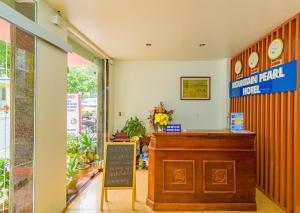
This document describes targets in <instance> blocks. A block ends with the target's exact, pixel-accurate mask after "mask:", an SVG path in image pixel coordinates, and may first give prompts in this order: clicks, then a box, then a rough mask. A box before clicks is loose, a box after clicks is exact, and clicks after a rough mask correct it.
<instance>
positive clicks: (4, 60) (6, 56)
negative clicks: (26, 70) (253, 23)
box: [0, 40, 11, 77]
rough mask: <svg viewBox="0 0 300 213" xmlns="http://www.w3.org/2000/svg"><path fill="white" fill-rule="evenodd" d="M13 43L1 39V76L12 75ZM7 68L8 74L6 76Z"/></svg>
mask: <svg viewBox="0 0 300 213" xmlns="http://www.w3.org/2000/svg"><path fill="white" fill-rule="evenodd" d="M10 52H11V45H10V43H7V42H5V41H1V40H0V77H9V76H10V67H11V65H10V63H11V61H10V60H11V57H10ZM6 68H7V71H8V75H7V76H6V72H5V71H6Z"/></svg>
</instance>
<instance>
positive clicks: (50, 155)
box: [34, 1, 67, 213]
mask: <svg viewBox="0 0 300 213" xmlns="http://www.w3.org/2000/svg"><path fill="white" fill-rule="evenodd" d="M38 5H39V7H38V10H37V11H38V15H37V17H38V22H39V24H40V25H42V26H43V27H45V28H46V29H48V30H49V31H51V32H53V33H55V34H56V35H58V36H59V37H61V38H62V39H64V40H66V38H67V31H66V27H62V28H60V27H57V26H55V25H53V24H52V23H51V15H52V14H54V12H55V11H54V10H52V9H51V8H50V7H49V6H48V5H47V4H46V3H45V2H44V1H39V2H38ZM66 78H67V55H66V53H65V52H63V51H61V50H59V49H57V48H56V47H54V46H52V45H50V44H48V43H47V42H44V41H41V40H38V41H37V68H36V82H35V83H36V144H35V167H34V210H35V212H36V213H53V212H62V210H63V209H64V208H65V206H66V126H67V124H66V116H67V115H66V91H67V80H66Z"/></svg>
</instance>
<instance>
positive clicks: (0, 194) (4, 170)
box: [0, 158, 10, 200]
mask: <svg viewBox="0 0 300 213" xmlns="http://www.w3.org/2000/svg"><path fill="white" fill-rule="evenodd" d="M9 179H10V176H9V160H8V159H4V158H0V198H4V200H7V199H8V193H9Z"/></svg>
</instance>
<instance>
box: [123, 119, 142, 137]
mask: <svg viewBox="0 0 300 213" xmlns="http://www.w3.org/2000/svg"><path fill="white" fill-rule="evenodd" d="M123 131H124V132H126V134H127V136H128V137H129V138H132V137H133V136H138V137H140V136H145V134H146V128H145V126H144V124H143V121H141V120H139V119H138V118H137V117H134V118H133V117H131V118H129V119H128V120H127V121H126V123H125V126H124V128H123Z"/></svg>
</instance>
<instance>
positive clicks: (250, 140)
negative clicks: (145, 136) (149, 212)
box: [147, 130, 256, 211]
mask: <svg viewBox="0 0 300 213" xmlns="http://www.w3.org/2000/svg"><path fill="white" fill-rule="evenodd" d="M254 138H255V133H252V132H243V133H232V132H230V131H227V130H222V131H196V130H193V131H191V132H182V133H153V135H152V136H151V142H150V145H149V180H148V198H147V205H148V206H150V208H152V209H153V210H157V211H164V210H166V211H168V210H177V211H179V210H256V202H255V186H256V185H255V171H256V167H255V166H256V165H255V151H254Z"/></svg>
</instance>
